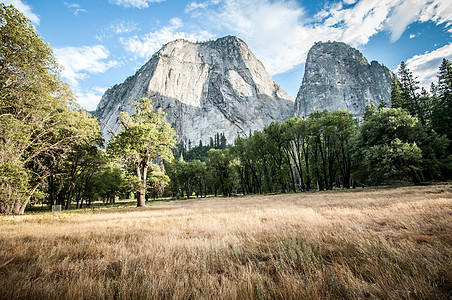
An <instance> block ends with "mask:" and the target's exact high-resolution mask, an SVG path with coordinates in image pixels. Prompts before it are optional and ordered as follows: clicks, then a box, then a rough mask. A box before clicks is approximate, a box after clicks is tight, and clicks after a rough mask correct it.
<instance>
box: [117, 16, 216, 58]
mask: <svg viewBox="0 0 452 300" xmlns="http://www.w3.org/2000/svg"><path fill="white" fill-rule="evenodd" d="M182 27H183V23H182V21H181V20H180V19H178V18H173V19H171V20H170V24H169V25H168V26H164V27H162V28H160V29H159V30H156V31H152V32H149V33H148V34H146V35H144V36H137V35H135V36H133V37H130V38H121V39H120V41H121V43H122V44H123V45H124V46H125V48H126V50H127V51H128V52H130V53H133V54H134V55H135V56H136V57H142V58H150V57H151V56H152V55H153V54H154V53H155V52H156V51H157V50H159V49H160V48H161V47H162V45H164V44H166V43H168V42H170V41H173V40H176V39H186V40H189V41H199V40H206V39H209V38H211V37H212V35H211V34H210V33H209V32H207V31H199V32H196V33H186V32H183V31H179V29H181V28H182Z"/></svg>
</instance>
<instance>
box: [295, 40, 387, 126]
mask: <svg viewBox="0 0 452 300" xmlns="http://www.w3.org/2000/svg"><path fill="white" fill-rule="evenodd" d="M392 76H393V74H392V72H391V71H390V70H389V69H388V68H386V67H385V66H382V65H380V64H379V63H378V62H376V61H372V62H371V63H370V64H369V62H368V61H367V60H366V59H365V58H364V56H363V55H362V54H361V53H360V52H359V51H358V50H356V49H354V48H352V47H350V46H349V45H347V44H344V43H339V42H326V43H322V42H319V43H316V44H315V45H314V46H313V47H312V48H311V49H310V50H309V52H308V57H307V60H306V66H305V73H304V77H303V83H302V85H301V87H300V90H299V92H298V95H297V98H296V100H295V113H296V115H298V116H302V117H307V116H309V114H311V113H312V112H313V111H315V110H324V109H327V110H328V111H335V110H338V109H346V110H348V111H350V112H351V113H352V114H353V115H354V116H356V117H362V116H363V115H364V112H365V108H366V105H368V104H370V103H374V104H375V105H378V103H379V102H380V99H381V100H383V101H384V102H386V103H387V104H389V105H390V104H391V82H392Z"/></svg>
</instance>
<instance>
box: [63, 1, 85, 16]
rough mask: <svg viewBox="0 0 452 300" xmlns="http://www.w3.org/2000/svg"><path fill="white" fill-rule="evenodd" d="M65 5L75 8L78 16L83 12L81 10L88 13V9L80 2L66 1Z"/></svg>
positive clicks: (75, 14) (75, 13)
mask: <svg viewBox="0 0 452 300" xmlns="http://www.w3.org/2000/svg"><path fill="white" fill-rule="evenodd" d="M64 5H65V6H66V7H67V8H70V9H72V10H73V12H74V16H77V15H78V14H79V13H81V12H84V13H87V12H88V11H87V10H86V9H83V8H81V7H80V4H77V3H68V2H64Z"/></svg>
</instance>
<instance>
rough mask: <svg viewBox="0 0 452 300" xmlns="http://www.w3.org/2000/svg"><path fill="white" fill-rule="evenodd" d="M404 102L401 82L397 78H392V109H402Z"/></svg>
mask: <svg viewBox="0 0 452 300" xmlns="http://www.w3.org/2000/svg"><path fill="white" fill-rule="evenodd" d="M402 102H403V100H402V92H401V87H400V81H399V79H398V78H397V76H394V77H393V78H392V84H391V107H392V108H401V107H402V105H403V103H402Z"/></svg>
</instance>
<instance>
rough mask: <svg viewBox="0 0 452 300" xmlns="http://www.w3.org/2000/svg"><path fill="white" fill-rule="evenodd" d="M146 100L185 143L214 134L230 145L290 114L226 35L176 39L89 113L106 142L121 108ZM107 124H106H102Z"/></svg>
mask: <svg viewBox="0 0 452 300" xmlns="http://www.w3.org/2000/svg"><path fill="white" fill-rule="evenodd" d="M142 97H148V98H150V99H152V101H153V103H154V105H155V108H156V109H157V108H161V109H162V110H163V111H164V112H166V114H167V120H168V122H170V123H171V125H172V126H173V128H174V129H175V130H176V133H177V134H178V136H179V141H181V142H183V143H184V144H185V145H187V144H188V142H189V141H191V143H192V145H197V144H198V143H199V141H200V140H201V141H202V142H203V144H207V143H208V142H209V140H210V137H213V136H214V135H215V134H216V133H224V135H225V137H226V139H227V141H228V142H229V143H232V142H233V141H234V140H235V139H236V138H237V137H238V136H248V134H249V132H250V131H251V132H253V131H254V130H262V129H263V127H264V126H265V125H267V124H269V123H270V122H271V121H283V120H285V119H286V118H288V117H291V116H293V107H294V102H293V99H292V98H291V97H290V96H289V95H287V94H286V93H285V92H284V91H283V90H282V89H281V88H280V87H279V85H277V84H276V83H275V82H274V81H273V80H272V79H271V77H270V75H269V74H268V73H267V72H266V71H265V68H264V66H263V65H262V63H261V62H260V61H259V60H257V58H256V57H255V56H254V55H253V53H251V51H250V50H249V48H248V47H247V45H246V44H245V43H244V42H243V41H242V40H240V39H238V38H236V37H232V36H227V37H224V38H220V39H217V40H216V41H209V42H205V43H191V42H188V41H185V40H176V41H174V42H170V43H168V44H166V45H165V46H163V48H162V49H161V50H159V51H158V52H157V53H156V54H154V55H153V57H152V58H151V59H150V60H149V61H148V62H147V63H146V64H145V65H144V66H143V67H142V68H141V69H140V70H138V72H137V73H136V74H135V75H133V76H131V77H129V78H128V79H127V80H126V81H125V82H124V83H122V84H119V85H115V86H113V87H112V88H110V89H109V90H107V91H106V92H105V94H104V95H103V97H102V99H101V101H100V103H99V105H98V107H97V109H96V111H95V115H96V117H97V118H98V119H99V121H100V127H101V131H102V133H103V135H104V138H105V139H106V140H107V141H108V140H109V139H110V138H111V135H112V133H111V130H110V129H109V128H111V129H112V130H113V131H114V132H115V133H118V132H119V131H120V130H121V126H120V123H119V122H118V121H117V117H118V115H119V113H120V112H121V111H127V112H129V114H132V113H133V111H132V110H133V106H132V103H133V102H134V101H136V100H139V99H140V98H142ZM105 125H107V126H108V127H107V126H105Z"/></svg>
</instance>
